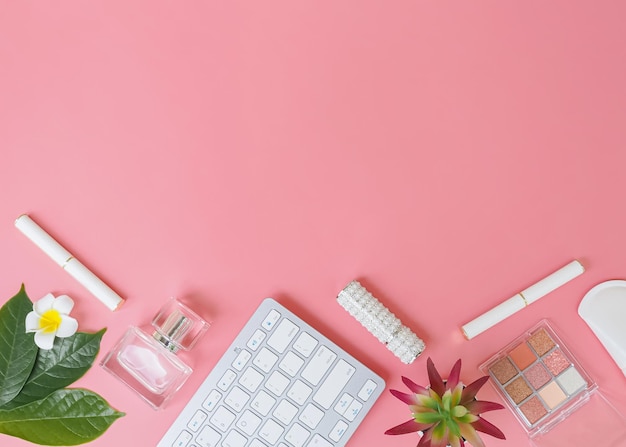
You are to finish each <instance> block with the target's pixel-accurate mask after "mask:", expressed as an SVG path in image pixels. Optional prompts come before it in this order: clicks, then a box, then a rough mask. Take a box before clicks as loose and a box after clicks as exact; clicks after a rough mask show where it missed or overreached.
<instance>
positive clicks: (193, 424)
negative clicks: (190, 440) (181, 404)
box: [187, 410, 207, 431]
mask: <svg viewBox="0 0 626 447" xmlns="http://www.w3.org/2000/svg"><path fill="white" fill-rule="evenodd" d="M206 418H207V415H206V413H205V412H204V411H202V410H198V411H196V412H195V413H194V414H193V417H192V418H191V419H190V420H189V422H188V423H187V428H189V430H191V431H198V429H199V428H200V427H201V426H202V424H203V423H204V421H205V420H206Z"/></svg>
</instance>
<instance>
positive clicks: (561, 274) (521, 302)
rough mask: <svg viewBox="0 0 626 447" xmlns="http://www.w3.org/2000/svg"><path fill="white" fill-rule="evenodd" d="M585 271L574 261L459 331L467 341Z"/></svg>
mask: <svg viewBox="0 0 626 447" xmlns="http://www.w3.org/2000/svg"><path fill="white" fill-rule="evenodd" d="M584 271H585V268H584V267H583V265H582V264H581V263H580V262H579V261H577V260H574V261H572V262H570V263H569V264H567V265H566V266H564V267H561V268H560V269H558V270H557V271H556V272H554V273H552V274H551V275H548V276H546V277H545V278H543V279H542V280H541V281H539V282H537V283H535V284H533V285H532V286H530V287H528V288H527V289H524V290H522V291H521V292H519V293H518V294H516V295H514V296H513V297H511V298H509V299H508V300H506V301H504V302H502V303H500V304H498V305H497V306H496V307H494V308H493V309H491V310H489V311H487V312H485V313H484V314H482V315H481V316H479V317H477V318H475V319H474V320H472V321H470V322H469V323H467V324H465V325H464V326H463V327H462V328H461V330H462V331H463V335H465V338H467V339H468V340H469V339H471V338H473V337H475V336H477V335H478V334H480V333H482V332H484V331H486V330H487V329H489V328H490V327H492V326H494V325H496V324H497V323H499V322H501V321H502V320H504V319H505V318H508V317H510V316H511V315H513V314H514V313H516V312H518V311H520V310H522V309H523V308H524V307H526V306H529V305H530V304H532V303H534V302H535V301H537V300H538V299H540V298H543V297H544V296H546V295H547V294H548V293H550V292H552V291H553V290H555V289H557V288H559V287H561V286H562V285H564V284H565V283H567V282H569V281H571V280H572V279H574V278H576V277H577V276H578V275H581V274H582V273H583V272H584Z"/></svg>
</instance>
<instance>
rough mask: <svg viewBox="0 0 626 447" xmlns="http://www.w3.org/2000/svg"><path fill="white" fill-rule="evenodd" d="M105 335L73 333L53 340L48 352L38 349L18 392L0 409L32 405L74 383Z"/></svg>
mask: <svg viewBox="0 0 626 447" xmlns="http://www.w3.org/2000/svg"><path fill="white" fill-rule="evenodd" d="M105 331H106V329H102V330H101V331H99V332H97V333H95V334H88V333H85V332H77V333H75V334H74V335H72V336H70V337H66V338H57V339H56V340H55V341H54V346H53V347H52V349H49V350H45V349H40V350H39V354H38V355H37V360H36V361H35V366H34V367H33V370H32V372H31V373H30V377H28V380H27V381H26V383H25V384H24V387H23V388H22V391H21V392H20V393H19V394H18V395H17V396H16V397H15V398H14V399H13V400H12V401H11V402H8V403H7V404H6V405H4V406H0V409H10V408H15V407H19V406H20V405H24V404H27V403H29V402H34V401H36V400H39V399H41V398H44V397H46V396H47V395H49V394H50V393H52V392H53V391H56V390H59V389H61V388H64V387H66V386H67V385H70V384H72V383H74V382H75V381H76V380H78V379H79V378H80V377H82V376H83V375H84V374H85V373H86V372H87V370H88V369H89V368H90V367H91V365H92V364H93V362H94V360H95V358H96V356H97V355H98V351H99V350H100V341H101V340H102V336H103V335H104V332H105Z"/></svg>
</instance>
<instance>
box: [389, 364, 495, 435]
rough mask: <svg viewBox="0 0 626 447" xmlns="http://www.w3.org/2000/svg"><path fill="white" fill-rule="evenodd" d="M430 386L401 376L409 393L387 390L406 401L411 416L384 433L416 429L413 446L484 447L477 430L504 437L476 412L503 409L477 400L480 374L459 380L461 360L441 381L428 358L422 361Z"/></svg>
mask: <svg viewBox="0 0 626 447" xmlns="http://www.w3.org/2000/svg"><path fill="white" fill-rule="evenodd" d="M426 368H427V371H428V379H429V381H430V386H429V387H427V388H425V387H423V386H420V385H417V384H416V383H414V382H413V381H412V380H410V379H408V378H406V377H402V382H404V384H405V385H406V386H407V388H409V390H410V391H411V393H412V394H407V393H403V392H401V391H397V390H390V391H391V394H393V395H394V396H395V397H397V398H398V399H400V400H401V401H402V402H404V403H405V404H407V405H408V406H409V408H410V410H411V413H412V414H413V417H412V418H411V419H410V420H408V421H406V422H404V423H402V424H400V425H397V426H395V427H393V428H390V429H389V430H387V431H386V432H385V434H386V435H402V434H406V433H412V432H420V433H421V435H422V436H421V438H420V441H419V442H418V444H417V447H445V446H451V447H464V446H465V445H466V444H465V443H466V442H468V443H470V444H471V445H472V446H473V447H485V444H484V442H483V441H482V439H481V438H480V436H479V435H478V432H479V431H480V432H483V433H487V434H489V435H491V436H494V437H496V438H500V439H505V437H504V433H502V431H500V429H498V428H497V427H496V426H495V425H493V424H491V423H490V422H487V421H486V420H485V419H483V418H482V417H481V416H480V414H481V413H484V412H486V411H492V410H499V409H502V408H504V407H503V406H502V405H500V404H498V403H495V402H487V401H480V400H477V399H476V393H477V392H478V390H479V389H480V388H481V387H482V386H483V385H484V384H485V382H487V380H488V379H489V376H483V377H481V378H479V379H477V380H475V381H474V382H472V383H470V384H469V385H467V386H465V385H464V384H463V383H462V382H461V381H460V373H461V360H460V359H459V360H457V362H456V363H455V364H454V366H453V367H452V370H451V371H450V375H449V376H448V379H447V380H445V381H444V380H443V379H442V378H441V376H440V375H439V372H438V371H437V369H436V368H435V365H434V363H433V361H432V360H431V359H430V358H429V359H428V360H427V362H426Z"/></svg>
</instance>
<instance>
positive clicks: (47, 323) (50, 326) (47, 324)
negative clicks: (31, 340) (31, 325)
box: [39, 309, 61, 334]
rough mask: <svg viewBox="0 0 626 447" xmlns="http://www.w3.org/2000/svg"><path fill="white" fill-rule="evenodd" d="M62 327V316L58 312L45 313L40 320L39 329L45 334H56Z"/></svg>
mask: <svg viewBox="0 0 626 447" xmlns="http://www.w3.org/2000/svg"><path fill="white" fill-rule="evenodd" d="M59 326H61V314H60V313H59V311H58V310H54V309H50V310H47V311H45V312H44V313H43V315H42V316H41V319H40V320H39V327H40V329H42V330H43V331H44V332H45V333H47V334H49V333H51V332H56V331H57V330H58V329H59Z"/></svg>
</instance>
